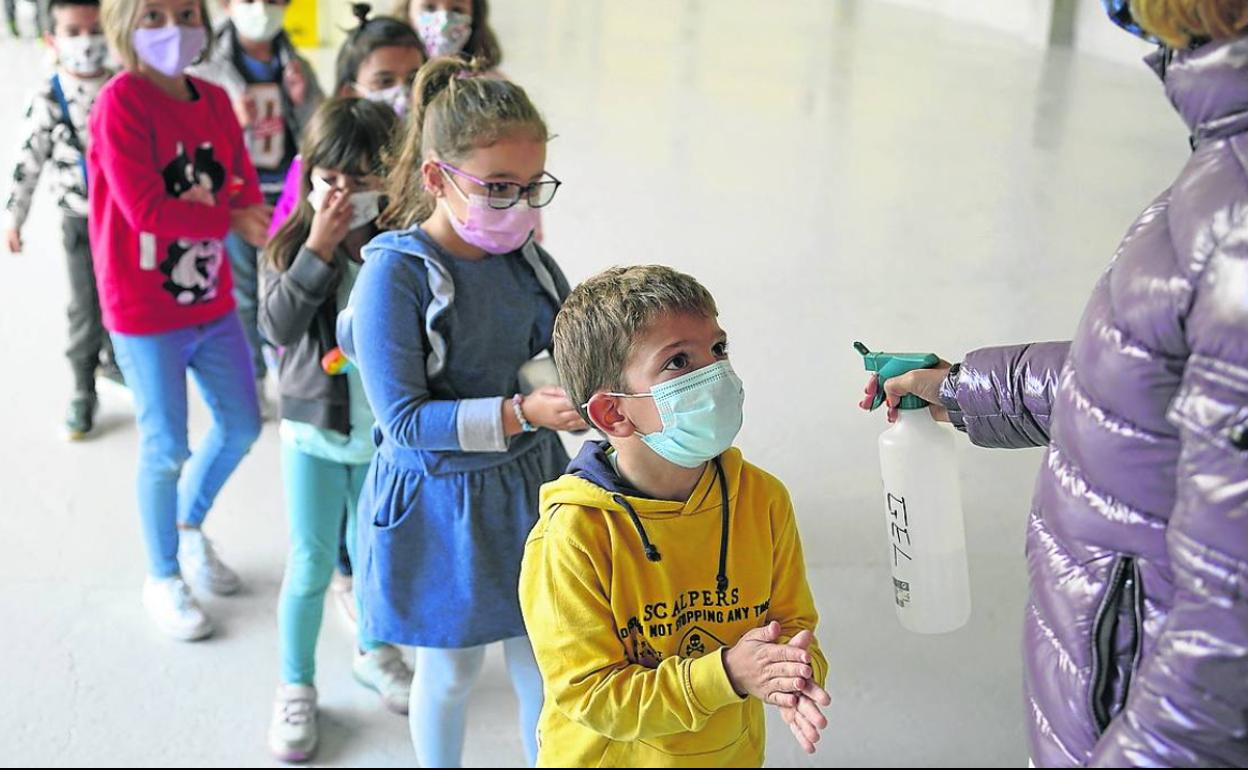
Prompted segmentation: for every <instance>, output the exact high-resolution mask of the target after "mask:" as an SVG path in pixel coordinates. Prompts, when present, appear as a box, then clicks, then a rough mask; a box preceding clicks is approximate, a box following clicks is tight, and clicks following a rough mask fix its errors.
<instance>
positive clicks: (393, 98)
mask: <svg viewBox="0 0 1248 770" xmlns="http://www.w3.org/2000/svg"><path fill="white" fill-rule="evenodd" d="M356 88H357V89H358V90H359V92H360V93H362V94H364V98H365V99H367V100H369V101H370V102H377V103H378V104H384V105H386V106H387V107H389V108H390V109H392V110H394V114H395V115H398V116H399V117H400V118H402V117H403V116H405V115H406V114H407V104H408V100H409V99H410V98H411V95H410V92H411V89H410V87H409V86H406V85H404V84H402V83H399V84H398V85H394V86H390V87H389V88H383V89H381V90H380V91H365V90H364V88H363V87H361V86H358V85H357V86H356Z"/></svg>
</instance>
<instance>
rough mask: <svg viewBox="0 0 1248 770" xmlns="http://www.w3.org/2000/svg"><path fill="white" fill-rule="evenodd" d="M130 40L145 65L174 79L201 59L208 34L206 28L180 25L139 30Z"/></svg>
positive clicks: (141, 28)
mask: <svg viewBox="0 0 1248 770" xmlns="http://www.w3.org/2000/svg"><path fill="white" fill-rule="evenodd" d="M131 40H132V42H133V43H134V52H135V53H136V54H138V55H139V59H141V60H142V61H143V63H144V64H146V65H147V66H149V67H151V68H152V69H154V70H156V71H157V72H159V73H161V74H163V75H164V76H165V77H175V76H177V75H179V74H181V73H182V70H184V69H186V68H187V67H189V66H191V62H193V61H195V59H197V58H198V57H199V54H200V52H201V51H203V50H204V46H205V45H207V43H208V33H207V32H206V31H205V30H204V28H203V27H183V26H181V25H172V26H167V27H156V28H154V29H147V28H144V27H140V28H139V29H136V30H135V31H134V35H133V37H132V38H131Z"/></svg>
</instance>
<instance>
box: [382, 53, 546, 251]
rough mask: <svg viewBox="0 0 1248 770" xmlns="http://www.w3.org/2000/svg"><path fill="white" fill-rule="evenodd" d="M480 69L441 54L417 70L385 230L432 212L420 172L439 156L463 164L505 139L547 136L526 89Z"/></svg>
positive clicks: (432, 203)
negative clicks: (476, 153) (408, 118)
mask: <svg viewBox="0 0 1248 770" xmlns="http://www.w3.org/2000/svg"><path fill="white" fill-rule="evenodd" d="M483 67H484V65H483V64H482V63H481V62H479V61H477V60H475V59H474V60H473V61H471V62H468V63H467V64H465V63H464V61H463V60H462V59H459V58H456V57H451V56H444V57H441V58H437V59H434V60H432V61H430V62H429V63H428V64H426V65H425V66H423V67H421V68H420V74H419V75H417V77H416V84H415V85H414V86H412V117H411V120H410V121H408V124H407V128H406V131H407V135H406V136H405V137H404V138H403V140H402V147H401V148H400V150H399V152H398V157H397V158H396V159H395V160H394V162H393V164H391V168H392V173H391V174H390V179H389V184H388V185H387V190H386V191H387V193H388V194H389V199H390V205H389V206H388V207H387V208H386V211H385V212H384V213H383V214H382V216H381V224H382V226H383V227H386V228H392V229H399V230H406V229H407V228H409V227H412V226H413V225H415V224H418V223H420V222H423V221H425V220H426V219H428V218H429V216H430V215H431V214H433V210H434V206H435V204H436V201H435V200H434V197H433V195H432V193H430V192H428V191H426V190H425V188H424V182H423V179H422V178H421V173H420V168H421V166H422V165H423V164H424V162H425V161H426V160H429V159H430V158H437V159H438V160H441V161H444V162H446V163H450V164H452V165H455V164H458V163H461V162H462V161H463V160H465V159H466V158H467V157H468V156H469V155H471V154H472V152H473V151H474V150H476V149H477V148H479V147H488V146H489V145H491V144H494V143H495V142H497V141H498V140H500V139H503V138H504V137H508V136H513V135H515V134H517V133H528V134H529V135H531V136H532V137H533V138H534V139H536V140H537V141H539V142H545V141H546V140H547V139H548V138H549V134H548V132H547V130H546V121H544V120H542V116H541V114H540V113H539V112H538V111H537V108H536V107H534V106H533V102H531V101H529V96H528V94H526V93H525V92H524V89H523V88H521V87H520V86H518V85H516V84H515V83H512V82H510V81H507V80H502V79H499V78H496V77H488V76H484V75H482V74H481V73H482V71H483V69H482V68H483Z"/></svg>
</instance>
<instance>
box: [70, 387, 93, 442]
mask: <svg viewBox="0 0 1248 770" xmlns="http://www.w3.org/2000/svg"><path fill="white" fill-rule="evenodd" d="M99 407H100V401H99V399H98V398H96V397H95V394H94V393H79V394H78V395H76V396H74V398H73V400H72V401H70V402H69V409H68V410H66V412H65V435H66V436H68V437H69V440H70V441H82V440H83V439H84V438H86V437H87V434H89V433H90V432H91V429H92V428H94V427H95V413H96V412H97V411H98V410H99Z"/></svg>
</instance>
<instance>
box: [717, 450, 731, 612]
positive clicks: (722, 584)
mask: <svg viewBox="0 0 1248 770" xmlns="http://www.w3.org/2000/svg"><path fill="white" fill-rule="evenodd" d="M715 473H716V475H718V476H719V499H720V524H719V573H718V574H716V575H715V590H716V591H718V592H719V593H721V594H723V593H727V592H728V477H727V476H725V475H724V465H723V463H721V462H720V461H719V458H718V457H716V458H715Z"/></svg>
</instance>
